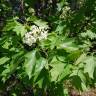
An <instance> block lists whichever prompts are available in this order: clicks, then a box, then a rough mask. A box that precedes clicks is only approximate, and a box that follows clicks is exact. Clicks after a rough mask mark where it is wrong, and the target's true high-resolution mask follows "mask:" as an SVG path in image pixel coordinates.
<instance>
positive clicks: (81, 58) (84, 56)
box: [75, 53, 86, 65]
mask: <svg viewBox="0 0 96 96" xmlns="http://www.w3.org/2000/svg"><path fill="white" fill-rule="evenodd" d="M85 59H86V54H85V53H83V54H81V55H80V57H79V58H78V59H77V60H76V62H75V64H76V65H77V64H80V63H82V62H84V60H85Z"/></svg>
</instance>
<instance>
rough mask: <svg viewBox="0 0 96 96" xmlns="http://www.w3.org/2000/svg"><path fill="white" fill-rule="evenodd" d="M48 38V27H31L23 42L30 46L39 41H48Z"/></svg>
mask: <svg viewBox="0 0 96 96" xmlns="http://www.w3.org/2000/svg"><path fill="white" fill-rule="evenodd" d="M47 36H48V27H46V28H45V27H38V26H36V25H33V26H31V31H30V32H27V33H26V34H25V36H24V38H23V42H24V43H25V44H27V45H29V46H32V44H33V43H36V41H37V40H39V41H40V40H42V39H46V38H47Z"/></svg>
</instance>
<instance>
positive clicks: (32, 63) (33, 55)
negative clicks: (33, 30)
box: [24, 50, 47, 79]
mask: <svg viewBox="0 0 96 96" xmlns="http://www.w3.org/2000/svg"><path fill="white" fill-rule="evenodd" d="M37 55H38V56H37ZM25 57H26V59H25V63H24V67H25V71H26V73H27V74H28V76H29V79H30V78H31V77H32V76H33V75H36V74H39V73H40V71H41V70H42V69H43V68H44V66H45V65H46V64H47V60H46V59H45V58H43V57H41V56H40V54H37V51H36V50H33V51H31V52H29V53H27V54H26V55H25Z"/></svg>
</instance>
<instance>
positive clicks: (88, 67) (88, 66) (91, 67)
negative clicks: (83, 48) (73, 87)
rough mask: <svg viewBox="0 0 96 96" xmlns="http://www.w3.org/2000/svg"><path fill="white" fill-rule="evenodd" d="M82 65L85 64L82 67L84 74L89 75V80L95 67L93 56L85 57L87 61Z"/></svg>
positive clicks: (95, 62)
mask: <svg viewBox="0 0 96 96" xmlns="http://www.w3.org/2000/svg"><path fill="white" fill-rule="evenodd" d="M84 63H85V64H86V65H85V67H84V72H85V73H86V72H87V73H88V74H89V77H90V78H93V73H94V70H95V67H96V61H95V58H94V57H93V56H89V57H87V59H86V60H85V61H84Z"/></svg>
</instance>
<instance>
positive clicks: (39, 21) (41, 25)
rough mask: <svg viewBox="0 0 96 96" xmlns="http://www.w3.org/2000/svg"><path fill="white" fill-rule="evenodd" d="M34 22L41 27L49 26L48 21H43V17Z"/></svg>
mask: <svg viewBox="0 0 96 96" xmlns="http://www.w3.org/2000/svg"><path fill="white" fill-rule="evenodd" d="M34 23H35V24H36V25H38V26H39V27H44V28H48V25H47V22H45V21H42V20H41V19H38V20H35V21H34Z"/></svg>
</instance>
